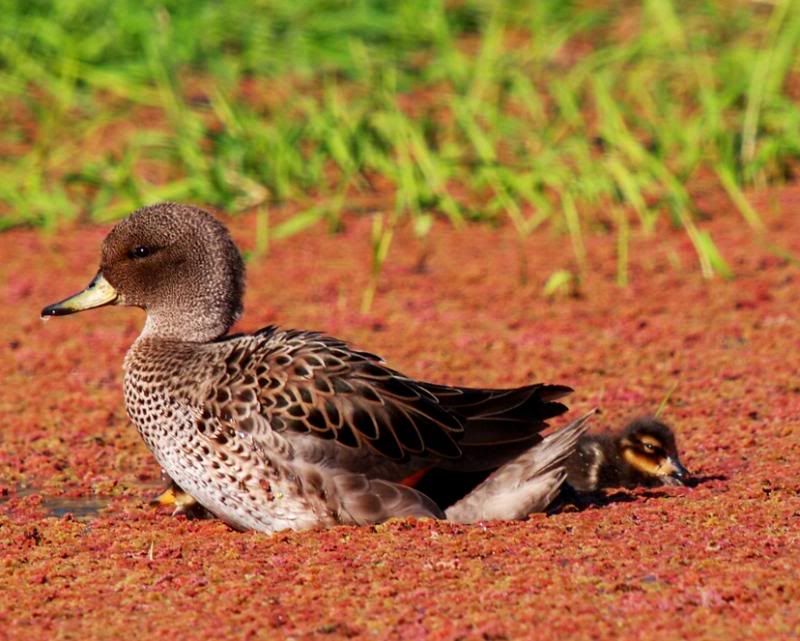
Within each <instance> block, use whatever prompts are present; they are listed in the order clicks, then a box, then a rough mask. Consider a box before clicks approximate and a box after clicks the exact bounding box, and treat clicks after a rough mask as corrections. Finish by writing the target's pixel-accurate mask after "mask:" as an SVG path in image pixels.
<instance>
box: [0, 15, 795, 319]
mask: <svg viewBox="0 0 800 641" xmlns="http://www.w3.org/2000/svg"><path fill="white" fill-rule="evenodd" d="M798 73H800V1H798V0H775V1H774V2H730V1H728V0H687V1H680V2H679V1H677V0H645V1H644V2H569V1H566V0H551V1H547V0H539V1H537V2H521V1H513V0H506V1H503V2H489V1H488V0H487V1H478V0H462V1H452V2H441V1H439V2H436V1H427V2H426V1H422V0H407V1H404V2H392V1H389V0H385V1H379V0H369V1H368V0H361V1H358V0H352V1H344V0H340V1H334V0H307V1H303V0H293V1H288V0H272V1H262V2H246V1H244V0H227V1H226V2H224V3H223V2H210V1H207V0H198V1H197V2H192V3H187V2H177V1H174V2H161V3H155V2H147V1H145V2H142V1H141V0H136V1H134V0H118V1H117V2H113V3H107V2H101V1H100V0H55V1H54V2H31V1H30V0H26V1H24V2H23V1H22V0H8V1H7V2H6V3H5V4H4V12H3V17H2V19H0V119H1V121H2V125H3V126H2V132H1V133H0V150H2V153H1V155H0V169H2V172H3V180H2V181H0V229H2V228H8V227H11V226H15V225H20V224H29V225H36V226H41V227H43V228H46V229H51V230H53V229H58V228H59V227H60V226H62V225H63V224H64V223H66V222H69V221H72V220H75V219H79V218H80V219H91V220H97V221H105V220H110V219H114V218H117V217H120V216H122V215H124V214H125V213H127V212H128V211H130V210H131V209H133V208H135V207H137V206H140V205H142V204H146V203H149V202H154V201H157V200H163V199H172V200H189V201H194V202H200V203H208V204H211V205H214V206H218V207H221V208H224V209H226V210H228V211H230V212H237V211H242V210H247V209H253V208H257V209H258V211H259V212H260V213H259V216H258V217H257V221H258V222H257V225H258V228H257V247H256V252H257V253H263V252H264V251H266V250H267V249H268V247H269V244H270V243H272V242H277V241H279V240H280V239H281V238H286V237H287V236H290V235H291V234H293V233H296V232H297V231H299V230H300V229H303V228H304V227H307V226H309V225H313V224H327V225H328V226H329V227H330V228H331V229H336V228H337V227H338V226H339V224H340V217H341V215H342V212H343V211H346V210H347V209H348V199H349V198H351V197H352V196H353V194H357V193H359V192H370V191H374V190H376V189H377V190H378V191H380V192H381V193H383V192H384V191H385V192H386V195H387V203H386V207H385V208H384V209H383V210H382V211H381V213H380V218H377V219H376V222H375V227H374V233H373V254H374V256H373V270H374V272H375V276H374V279H376V278H377V274H379V273H380V267H381V264H382V262H383V260H385V256H386V253H387V251H388V245H389V243H390V241H391V235H392V233H393V230H394V228H395V225H396V224H397V223H398V222H399V221H400V220H401V218H403V217H406V216H409V217H411V218H412V222H413V224H414V229H415V230H416V231H417V233H418V234H420V235H421V236H424V235H425V234H427V233H428V230H429V229H430V227H431V225H430V223H431V216H434V215H440V216H444V217H447V218H448V219H449V220H450V221H452V223H453V224H455V225H462V224H464V223H465V222H467V221H472V220H485V221H502V220H505V219H508V220H510V222H511V224H513V225H514V227H515V228H516V230H517V231H518V233H519V234H520V236H521V237H524V236H526V235H528V234H530V233H532V232H533V231H534V230H536V229H538V228H540V227H541V226H542V225H552V226H555V227H556V228H557V229H560V230H563V231H564V233H567V234H569V236H570V238H571V239H572V247H573V250H574V255H575V271H576V273H575V277H576V278H579V277H580V273H581V272H582V271H583V270H585V269H586V268H587V264H586V260H587V259H586V254H585V249H584V245H583V236H584V235H585V234H586V233H589V232H591V231H592V230H594V229H597V228H603V229H607V228H609V227H610V228H611V229H614V230H616V233H617V234H618V248H619V251H618V254H619V261H620V264H619V265H618V280H619V282H620V283H621V284H624V283H625V282H626V281H627V260H628V249H627V242H628V237H629V234H630V231H631V230H630V227H631V226H636V225H638V226H639V227H641V228H642V229H643V230H645V231H646V232H650V231H652V230H653V229H654V226H655V225H656V223H657V221H658V219H659V218H660V217H668V218H669V219H670V220H671V221H672V223H673V224H675V225H676V226H680V227H683V228H685V230H686V232H687V234H688V235H689V237H690V239H691V241H692V243H693V244H694V247H695V249H696V251H697V254H698V260H699V265H700V267H701V269H702V271H703V273H704V274H705V275H707V276H710V275H712V274H714V273H717V274H721V275H729V273H730V270H729V268H728V267H727V265H726V264H725V261H724V258H723V257H722V256H721V255H720V253H719V251H718V250H717V249H716V247H715V245H714V242H713V239H712V238H711V237H710V236H709V235H708V234H707V233H706V232H704V231H703V230H702V229H701V228H699V227H698V224H697V220H698V216H697V212H696V211H695V208H694V205H693V201H692V196H691V188H690V186H691V184H692V183H693V181H698V180H701V179H708V178H707V177H711V179H713V180H716V181H717V182H718V183H719V185H720V188H721V189H724V190H725V191H726V192H727V194H728V195H729V197H730V198H731V200H732V202H733V203H734V204H735V205H736V207H737V208H738V209H739V211H740V212H741V216H742V224H747V225H750V226H751V227H752V228H753V229H754V230H756V231H760V230H761V229H762V228H763V223H762V220H761V218H760V216H759V213H758V212H756V211H755V210H754V209H753V208H752V206H751V205H750V204H749V203H748V201H747V199H746V198H745V197H744V195H743V190H744V189H746V188H747V187H749V186H752V185H763V184H767V183H773V182H779V181H782V180H785V179H786V178H787V176H789V175H790V174H791V170H792V166H793V163H796V160H797V158H798V156H800V110H798V108H797V104H796V92H797V88H798V86H799V85H800V80H798V78H800V77H799V76H798ZM792 85H793V87H794V91H795V98H793V97H792V95H791V93H790V88H791V87H792ZM126 123H127V124H126ZM704 177H705V178H704ZM376 185H388V189H387V188H378V187H376ZM287 201H292V202H296V203H299V205H300V207H301V209H300V211H299V213H297V214H296V215H295V216H294V217H292V218H290V219H288V220H282V222H280V223H279V224H278V223H271V217H270V215H269V212H270V211H272V209H273V208H274V207H275V206H276V205H279V204H280V203H283V202H287ZM609 212H611V214H609ZM631 216H632V217H633V219H632V220H631V221H630V223H629V220H628V219H629V217H631ZM271 225H273V226H271ZM564 278H565V276H563V275H562V276H561V279H562V281H563V279H564ZM374 279H373V282H374ZM559 284H563V283H562V282H561V281H559ZM373 293H374V287H373V289H372V291H371V292H367V293H366V294H365V307H368V304H369V302H370V300H371V296H372V295H373Z"/></svg>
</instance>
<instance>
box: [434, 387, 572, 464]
mask: <svg viewBox="0 0 800 641" xmlns="http://www.w3.org/2000/svg"><path fill="white" fill-rule="evenodd" d="M423 386H424V387H425V389H426V390H427V391H429V392H430V393H431V394H433V395H434V396H435V397H436V398H437V400H438V401H439V404H440V405H441V406H442V407H443V408H444V409H446V410H447V411H449V412H453V413H454V414H457V415H458V416H459V417H460V418H461V419H462V421H463V423H464V434H463V436H462V438H461V439H460V440H459V442H458V445H459V447H460V448H461V451H462V453H463V454H462V456H461V457H460V458H459V459H457V460H454V461H452V462H449V461H445V462H442V463H441V467H442V468H443V469H454V470H459V471H480V470H492V469H494V468H496V467H499V466H500V465H502V464H503V463H506V462H507V461H509V460H511V459H513V458H514V457H515V456H517V455H519V454H520V453H521V452H524V451H526V450H527V449H528V448H530V447H531V446H532V445H535V444H537V443H540V442H541V440H542V437H541V436H540V434H539V433H540V432H541V431H543V430H545V429H546V428H547V422H546V421H547V420H548V419H551V418H553V417H555V416H559V415H560V414H563V413H564V412H566V411H567V406H566V405H564V404H563V403H559V402H558V400H559V399H561V398H563V397H564V396H567V395H568V394H569V393H570V392H572V388H570V387H566V386H565V385H543V384H536V385H526V386H525V387H517V388H513V389H479V388H471V387H448V386H444V385H433V384H431V383H425V384H423Z"/></svg>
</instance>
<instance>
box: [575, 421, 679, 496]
mask: <svg viewBox="0 0 800 641" xmlns="http://www.w3.org/2000/svg"><path fill="white" fill-rule="evenodd" d="M566 471H567V479H566V484H565V489H566V486H568V487H569V488H571V489H573V490H575V491H576V492H581V493H590V492H597V491H599V490H602V489H605V488H612V487H624V488H635V487H658V486H663V485H686V484H687V482H688V481H689V479H690V476H691V475H690V473H689V471H688V470H687V469H686V468H685V467H684V466H683V464H682V463H681V460H680V456H679V454H678V446H677V443H676V439H675V434H674V432H673V430H672V428H671V427H670V426H669V425H667V424H666V423H664V422H662V421H660V420H658V419H657V418H655V417H653V416H643V417H639V418H636V419H634V420H632V421H630V422H629V423H628V424H626V425H625V426H624V427H623V428H622V429H621V430H619V431H618V432H616V433H611V434H588V433H587V434H583V435H582V436H581V437H580V438H579V439H578V442H577V446H576V447H575V449H574V451H573V452H572V454H570V455H569V457H568V458H567V461H566Z"/></svg>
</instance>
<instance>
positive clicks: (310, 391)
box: [204, 327, 571, 469]
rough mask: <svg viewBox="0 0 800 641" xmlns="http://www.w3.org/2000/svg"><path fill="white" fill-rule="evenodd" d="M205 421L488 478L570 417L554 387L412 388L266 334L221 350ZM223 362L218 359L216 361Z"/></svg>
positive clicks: (302, 334) (330, 352) (347, 358)
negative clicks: (551, 423)
mask: <svg viewBox="0 0 800 641" xmlns="http://www.w3.org/2000/svg"><path fill="white" fill-rule="evenodd" d="M222 345H224V346H227V348H228V349H224V348H222V350H223V355H224V359H222V360H218V362H217V372H216V375H215V376H212V377H211V378H212V379H214V381H215V383H214V384H213V385H212V386H211V388H210V389H209V390H208V393H207V397H206V400H205V403H204V406H205V407H206V410H207V412H208V413H209V414H210V415H212V416H216V417H220V418H221V419H222V420H223V422H224V421H226V420H228V421H235V423H236V429H237V430H241V431H244V432H251V433H253V435H254V436H256V435H257V434H256V433H255V432H257V431H258V430H260V429H264V425H265V424H267V425H268V426H269V428H270V429H271V430H272V431H274V432H278V433H282V432H283V433H295V434H298V433H299V434H309V435H312V436H315V437H318V438H320V439H325V440H329V441H335V442H337V443H338V444H340V445H342V446H345V447H347V448H352V449H354V450H359V449H362V450H367V451H369V452H371V453H373V454H378V455H380V456H381V457H385V458H387V459H389V460H392V461H397V462H403V461H407V460H408V459H409V458H410V457H415V458H418V459H422V460H425V459H428V460H431V461H435V462H437V464H442V463H443V462H444V464H446V465H448V466H451V467H452V468H453V469H491V468H494V467H497V465H499V464H500V463H502V462H505V461H506V460H508V459H510V458H513V456H515V455H517V454H518V453H519V452H521V451H523V450H525V449H527V448H528V447H530V446H531V445H532V444H535V443H537V442H538V441H540V440H541V437H540V436H539V434H538V433H539V432H540V431H541V430H542V429H544V428H545V427H546V423H545V420H546V419H547V418H550V417H552V416H556V415H558V414H560V413H562V412H564V411H565V410H566V407H565V406H564V405H562V404H561V403H558V402H556V401H555V399H557V398H560V397H562V396H564V395H566V394H567V393H569V392H570V391H571V390H570V389H569V388H567V387H563V386H557V385H530V386H527V387H522V388H518V389H504V390H485V389H476V388H464V387H447V386H442V385H434V384H431V383H422V382H418V381H414V380H412V379H410V378H408V377H406V376H403V375H402V374H400V373H399V372H397V371H395V370H392V369H390V368H389V367H387V366H386V364H385V363H384V362H383V360H382V359H381V358H380V357H378V356H376V355H374V354H370V353H369V352H364V351H359V350H356V349H353V348H351V347H350V346H348V345H347V344H346V343H345V342H343V341H341V340H338V339H335V338H332V337H329V336H325V335H323V334H319V333H317V332H309V331H300V330H282V329H278V328H276V327H267V328H265V329H263V330H261V331H259V332H257V333H255V334H252V335H247V336H238V337H237V336H234V337H229V338H227V339H223V340H222V341H220V342H219V343H215V344H214V349H215V350H220V349H221V346H222ZM217 353H219V352H217Z"/></svg>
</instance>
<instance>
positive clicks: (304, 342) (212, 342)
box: [41, 203, 593, 533]
mask: <svg viewBox="0 0 800 641" xmlns="http://www.w3.org/2000/svg"><path fill="white" fill-rule="evenodd" d="M99 262H100V265H99V269H98V271H97V273H96V275H95V276H94V278H92V280H91V281H90V283H89V285H88V286H87V287H86V288H85V289H83V290H81V291H80V292H78V293H76V294H74V295H72V296H69V297H67V298H65V299H64V300H61V301H59V302H57V303H53V304H51V305H48V306H47V307H45V308H44V309H43V310H42V312H41V315H42V317H43V318H49V317H53V316H66V315H69V314H74V313H76V312H82V311H85V310H90V309H94V308H99V307H104V306H107V305H122V306H130V307H138V308H141V309H143V310H144V311H145V313H146V318H145V321H144V325H143V328H142V331H141V333H140V335H139V336H138V338H137V339H136V340H135V341H134V342H133V344H132V345H131V347H130V349H129V350H128V352H127V354H126V355H125V358H124V362H123V391H124V401H125V407H126V410H127V414H128V417H129V418H130V420H131V422H132V423H133V425H134V426H135V427H136V429H137V430H138V432H139V434H140V435H141V437H142V439H143V441H144V443H145V445H146V446H147V447H148V448H149V450H150V451H151V453H152V454H153V456H154V457H155V460H156V461H157V463H158V464H159V465H160V466H161V468H162V469H163V470H164V472H165V474H166V475H167V476H168V478H169V479H171V482H172V483H174V485H175V488H177V490H178V491H179V494H177V495H176V496H179V500H180V501H182V503H181V505H179V507H181V506H192V505H194V504H197V505H199V506H200V507H202V508H203V510H206V511H207V512H208V513H210V514H212V515H214V516H216V517H218V518H220V519H221V520H223V521H224V522H226V523H227V524H228V525H230V526H231V527H232V528H234V529H237V530H256V531H261V532H267V533H272V532H278V531H282V530H305V529H312V528H323V527H329V526H334V525H340V524H343V525H348V524H349V525H364V524H376V523H381V522H383V521H385V520H387V519H390V518H405V517H416V518H434V519H449V520H452V521H457V522H461V523H473V522H477V521H483V520H488V519H520V518H525V517H526V516H527V515H528V514H530V513H532V512H536V511H543V510H544V509H545V508H546V507H547V505H548V504H549V503H550V502H551V501H552V500H553V497H554V496H556V494H557V493H558V491H559V488H560V486H561V484H562V483H563V482H564V480H565V479H566V478H567V470H566V461H567V459H568V457H569V456H570V455H571V454H572V452H573V450H574V449H575V446H576V444H577V442H578V439H579V438H580V437H581V435H582V434H583V433H584V432H585V431H586V430H587V429H588V420H589V418H590V417H591V415H592V414H593V412H589V413H587V414H585V415H583V416H581V417H580V418H578V419H576V420H573V421H572V422H570V423H569V424H567V425H566V426H565V427H562V428H561V429H558V430H556V431H554V432H552V433H550V434H549V435H547V436H544V435H543V434H542V432H543V431H545V430H546V428H547V427H548V422H547V421H548V420H550V419H552V418H555V417H557V416H560V415H561V414H563V413H564V412H566V411H567V407H566V405H564V404H563V403H562V402H561V400H562V399H563V398H564V397H565V396H567V395H568V394H569V393H570V392H571V391H572V389H571V388H570V387H568V386H565V385H558V384H544V383H532V384H527V385H523V386H521V387H516V388H507V389H488V388H478V387H458V386H448V385H440V384H434V383H429V382H424V381H420V380H415V379H413V378H411V377H408V376H405V375H404V374H402V373H400V372H398V371H396V370H394V369H392V368H390V367H389V366H388V365H387V364H386V362H385V361H384V360H383V359H382V358H380V357H379V356H376V355H375V354H372V353H370V352H367V351H363V350H361V349H357V348H355V347H352V346H351V345H350V344H349V343H347V342H345V341H343V340H340V339H337V338H334V337H331V336H328V335H326V334H323V333H320V332H316V331H307V330H296V329H283V328H280V327H277V326H274V325H271V326H268V327H265V328H262V329H259V330H257V331H255V332H251V333H231V332H230V330H231V327H232V326H233V324H234V322H236V321H237V320H238V319H239V317H240V316H241V314H242V311H243V306H242V298H243V293H244V286H245V268H244V262H243V260H242V256H241V254H240V252H239V250H238V248H237V247H236V245H235V243H234V242H233V240H232V238H231V236H230V233H229V232H228V230H227V228H226V227H225V225H223V224H222V223H221V222H220V221H219V220H217V219H216V218H215V217H214V216H212V215H211V214H209V213H208V212H206V211H204V210H202V209H200V208H197V207H194V206H191V205H185V204H180V203H160V204H156V205H150V206H147V207H143V208H141V209H139V210H137V211H135V212H133V213H131V214H130V215H129V216H128V217H126V218H125V219H123V220H121V221H120V222H119V223H117V224H116V225H115V226H114V227H113V228H112V229H111V231H110V232H109V233H108V235H107V236H106V238H105V240H104V241H103V243H102V246H101V248H100V261H99ZM432 467H436V468H438V469H443V470H450V471H453V472H454V473H460V472H469V471H479V472H483V473H485V474H486V477H485V478H484V479H483V481H482V482H481V483H480V484H478V485H477V486H476V487H474V488H471V489H470V490H469V492H468V493H467V494H465V495H464V496H463V497H461V498H459V499H458V500H456V501H455V502H454V503H453V504H452V505H450V506H447V507H446V508H442V507H441V506H439V505H438V504H437V503H436V502H434V501H433V500H432V499H430V498H429V497H428V496H427V495H425V494H424V493H423V492H421V491H419V490H417V489H415V488H414V487H412V486H411V485H409V484H406V483H404V482H403V480H404V479H407V478H408V477H409V476H413V475H415V474H417V473H419V472H420V471H422V470H426V469H430V468H432ZM169 500H170V499H168V498H166V499H165V502H169ZM176 504H177V503H176Z"/></svg>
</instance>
